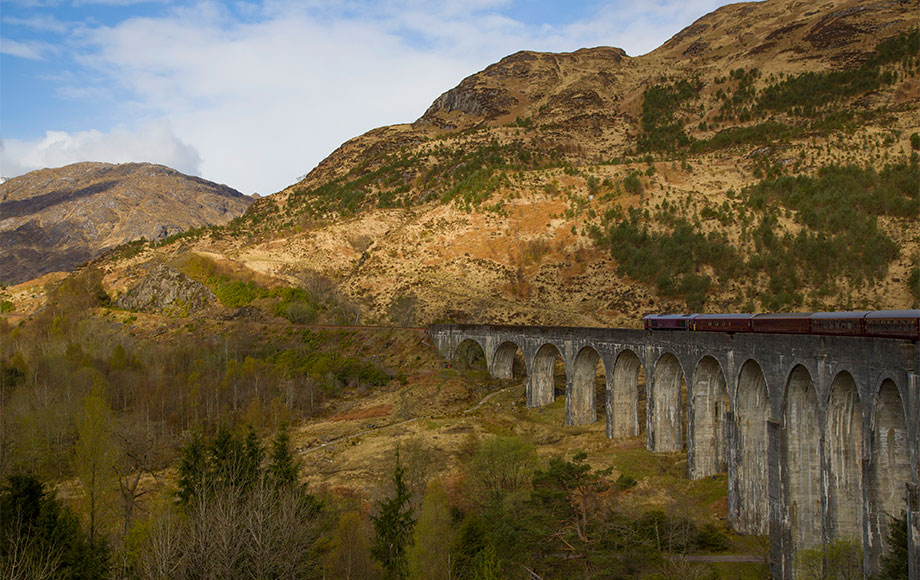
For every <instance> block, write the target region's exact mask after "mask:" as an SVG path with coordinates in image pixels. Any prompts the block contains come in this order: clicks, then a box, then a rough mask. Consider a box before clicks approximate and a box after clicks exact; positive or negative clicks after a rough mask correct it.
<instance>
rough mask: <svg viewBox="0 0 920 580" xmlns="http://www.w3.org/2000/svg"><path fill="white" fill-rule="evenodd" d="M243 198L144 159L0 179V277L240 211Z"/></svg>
mask: <svg viewBox="0 0 920 580" xmlns="http://www.w3.org/2000/svg"><path fill="white" fill-rule="evenodd" d="M251 201H252V200H251V198H249V197H247V196H245V195H243V194H241V193H240V192H238V191H236V190H234V189H231V188H229V187H226V186H223V185H217V184H215V183H211V182H208V181H205V180H203V179H199V178H196V177H190V176H188V175H183V174H182V173H179V172H178V171H175V170H173V169H170V168H168V167H163V166H161V165H152V164H149V163H125V164H120V165H112V164H107V163H76V164H73V165H68V166H66V167H60V168H57V169H42V170H39V171H33V172H31V173H27V174H25V175H22V176H20V177H16V178H13V179H9V180H8V181H6V182H4V183H3V184H2V185H0V251H2V254H0V280H2V281H3V282H4V283H7V284H15V283H19V282H22V281H25V280H29V279H32V278H35V277H37V276H40V275H42V274H45V273H48V272H52V271H68V270H72V269H73V268H74V267H75V266H77V265H79V264H80V263H82V262H85V261H87V260H90V259H92V258H95V257H96V256H98V255H100V254H101V253H102V252H103V251H105V250H106V249H109V248H112V247H114V246H117V245H120V244H123V243H125V242H129V241H132V240H136V239H139V238H146V239H148V240H157V239H162V238H165V237H166V236H169V235H171V234H174V233H177V232H180V231H183V230H186V229H189V228H195V227H200V226H205V225H211V224H222V223H225V222H227V221H229V220H230V219H232V218H234V217H236V216H238V215H240V214H241V213H243V211H244V210H245V209H246V207H247V206H248V205H249V204H250V203H251Z"/></svg>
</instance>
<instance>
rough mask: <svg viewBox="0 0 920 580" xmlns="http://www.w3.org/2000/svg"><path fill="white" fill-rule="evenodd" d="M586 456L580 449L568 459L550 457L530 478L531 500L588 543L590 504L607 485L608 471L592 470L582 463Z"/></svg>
mask: <svg viewBox="0 0 920 580" xmlns="http://www.w3.org/2000/svg"><path fill="white" fill-rule="evenodd" d="M587 458H588V455H587V454H586V453H584V452H579V453H576V454H575V455H574V456H573V457H572V461H566V460H564V459H562V458H559V457H554V458H552V459H550V461H549V466H548V468H547V469H546V470H545V471H544V470H540V471H537V473H536V474H535V475H534V478H533V487H534V490H533V494H532V499H533V501H534V502H535V503H536V504H537V505H538V506H541V507H543V508H544V509H549V510H552V511H553V513H554V514H556V515H557V517H560V518H561V519H562V521H563V522H565V523H567V524H570V525H571V526H572V527H573V528H574V530H575V534H576V536H577V537H578V539H579V540H580V541H581V542H588V516H589V507H590V503H591V501H592V500H593V498H594V497H595V495H596V493H597V492H598V491H602V490H604V489H606V488H607V487H608V486H609V484H608V483H607V481H606V479H605V476H606V475H607V474H609V473H610V471H611V470H610V469H606V470H601V471H592V470H591V466H590V465H588V464H587V463H585V460H586V459H587Z"/></svg>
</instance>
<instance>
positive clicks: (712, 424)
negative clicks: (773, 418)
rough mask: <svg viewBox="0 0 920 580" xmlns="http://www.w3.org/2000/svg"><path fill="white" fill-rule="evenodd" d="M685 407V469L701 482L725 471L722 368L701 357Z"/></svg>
mask: <svg viewBox="0 0 920 580" xmlns="http://www.w3.org/2000/svg"><path fill="white" fill-rule="evenodd" d="M692 385H693V386H692V388H691V389H690V395H691V398H690V401H689V404H688V406H687V407H688V408H687V439H688V445H687V450H688V455H687V469H688V472H689V475H690V479H700V478H703V477H708V476H710V475H714V474H716V473H723V472H725V471H726V470H727V469H728V438H727V436H726V435H727V433H726V423H725V418H726V416H727V415H728V387H727V386H726V382H725V373H724V372H722V365H720V364H719V361H717V360H716V359H715V358H714V357H712V356H709V355H707V356H704V357H703V358H702V359H700V361H699V362H698V363H697V365H696V369H695V370H694V371H693V383H692Z"/></svg>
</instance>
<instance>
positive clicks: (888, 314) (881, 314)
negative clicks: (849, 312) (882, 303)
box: [866, 310, 920, 318]
mask: <svg viewBox="0 0 920 580" xmlns="http://www.w3.org/2000/svg"><path fill="white" fill-rule="evenodd" d="M866 318H920V310H878V311H875V312H870V313H868V314H866Z"/></svg>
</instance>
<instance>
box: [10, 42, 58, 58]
mask: <svg viewBox="0 0 920 580" xmlns="http://www.w3.org/2000/svg"><path fill="white" fill-rule="evenodd" d="M54 51H55V48H54V47H53V46H51V45H50V44H47V43H44V42H36V41H32V42H19V41H18V40H13V39H12V38H3V39H2V40H0V53H3V54H8V55H10V56H18V57H19V58H27V59H29V60H45V55H46V54H48V53H50V52H54Z"/></svg>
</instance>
